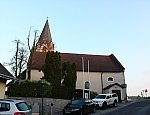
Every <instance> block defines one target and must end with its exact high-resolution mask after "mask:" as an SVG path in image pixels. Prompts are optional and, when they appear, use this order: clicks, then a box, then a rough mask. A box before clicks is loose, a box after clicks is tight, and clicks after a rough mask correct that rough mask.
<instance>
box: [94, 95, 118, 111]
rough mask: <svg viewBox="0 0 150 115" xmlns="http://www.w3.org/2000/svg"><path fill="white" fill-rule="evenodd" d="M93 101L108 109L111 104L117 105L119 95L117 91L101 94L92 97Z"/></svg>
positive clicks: (98, 105) (96, 104)
mask: <svg viewBox="0 0 150 115" xmlns="http://www.w3.org/2000/svg"><path fill="white" fill-rule="evenodd" d="M92 101H93V103H94V104H95V106H97V107H102V108H103V109H106V108H107V106H109V105H113V106H117V103H118V96H117V94H116V93H111V94H99V95H97V96H96V97H95V98H94V99H92Z"/></svg>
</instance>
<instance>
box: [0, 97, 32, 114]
mask: <svg viewBox="0 0 150 115" xmlns="http://www.w3.org/2000/svg"><path fill="white" fill-rule="evenodd" d="M31 111H32V110H31V107H30V106H29V105H28V104H27V103H26V102H25V101H24V100H19V99H0V115H32V112H31Z"/></svg>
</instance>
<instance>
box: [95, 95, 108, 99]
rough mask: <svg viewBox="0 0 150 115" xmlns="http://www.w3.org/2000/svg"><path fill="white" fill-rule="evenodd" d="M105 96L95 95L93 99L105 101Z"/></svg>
mask: <svg viewBox="0 0 150 115" xmlns="http://www.w3.org/2000/svg"><path fill="white" fill-rule="evenodd" d="M105 98H106V95H97V96H96V97H95V99H105Z"/></svg>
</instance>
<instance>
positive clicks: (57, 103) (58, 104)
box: [13, 97, 70, 115]
mask: <svg viewBox="0 0 150 115" xmlns="http://www.w3.org/2000/svg"><path fill="white" fill-rule="evenodd" d="M13 98H14V97H13ZM16 98H17V99H23V100H25V101H26V102H27V103H28V104H30V105H31V106H32V113H33V115H40V114H41V113H42V98H32V97H31V98H29V97H16ZM69 101H70V100H64V99H53V98H43V112H44V115H51V113H52V114H53V115H60V114H61V113H62V110H63V107H64V106H65V105H66V104H67V103H68V102H69ZM51 104H53V106H51ZM51 109H52V111H51Z"/></svg>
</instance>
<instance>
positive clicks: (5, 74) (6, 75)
mask: <svg viewBox="0 0 150 115" xmlns="http://www.w3.org/2000/svg"><path fill="white" fill-rule="evenodd" d="M0 78H3V79H6V80H9V79H14V77H13V75H12V74H11V73H10V72H9V71H8V70H7V69H6V68H5V67H4V66H3V65H2V64H1V63H0Z"/></svg>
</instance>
